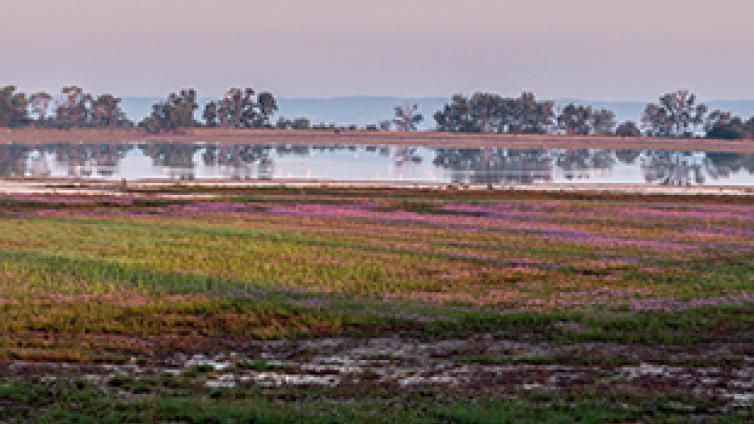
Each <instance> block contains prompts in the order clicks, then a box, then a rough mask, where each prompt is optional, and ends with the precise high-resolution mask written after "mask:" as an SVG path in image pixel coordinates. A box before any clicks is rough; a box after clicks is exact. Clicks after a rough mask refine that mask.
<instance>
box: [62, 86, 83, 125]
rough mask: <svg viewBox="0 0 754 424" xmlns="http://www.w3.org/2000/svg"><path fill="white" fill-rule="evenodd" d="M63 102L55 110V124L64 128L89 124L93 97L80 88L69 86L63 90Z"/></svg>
mask: <svg viewBox="0 0 754 424" xmlns="http://www.w3.org/2000/svg"><path fill="white" fill-rule="evenodd" d="M61 93H62V95H63V101H61V102H59V103H58V105H57V107H56V109H55V123H56V124H57V125H59V126H63V127H84V126H86V125H87V124H88V123H89V117H90V113H91V103H92V95H91V94H89V93H87V92H85V91H84V89H82V88H81V87H79V86H76V85H69V86H65V87H63V89H62V90H61Z"/></svg>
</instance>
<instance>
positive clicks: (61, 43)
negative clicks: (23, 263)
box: [0, 0, 754, 100]
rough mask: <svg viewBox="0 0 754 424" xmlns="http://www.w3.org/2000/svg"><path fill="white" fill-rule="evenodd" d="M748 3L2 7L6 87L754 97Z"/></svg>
mask: <svg viewBox="0 0 754 424" xmlns="http://www.w3.org/2000/svg"><path fill="white" fill-rule="evenodd" d="M753 16H754V0H518V1H508V0H460V1H459V0H265V1H258V0H118V1H116V0H0V20H1V21H0V84H3V83H15V84H17V85H19V86H20V87H21V88H22V89H23V90H26V91H31V90H36V89H46V90H50V91H55V92H57V91H58V90H59V87H60V86H61V85H63V84H70V83H76V84H79V85H82V86H84V87H85V88H87V89H88V90H90V91H93V92H101V91H111V92H114V93H115V94H117V95H121V96H127V95H159V96H162V95H164V94H166V93H168V92H169V91H172V90H175V89H178V88H180V87H182V86H193V87H196V88H197V89H198V90H199V91H200V95H203V96H216V95H219V94H220V93H221V92H222V91H224V89H225V88H228V87H231V86H253V87H255V88H258V89H268V90H271V91H273V92H275V93H277V94H279V95H282V96H288V97H291V96H305V97H319V96H336V95H354V94H367V95H399V96H437V95H440V96H445V95H449V94H451V93H453V92H470V91H473V90H489V91H496V92H500V93H503V94H514V93H517V92H520V91H521V90H524V89H526V90H534V91H535V92H537V93H538V94H539V95H540V96H542V97H579V98H588V99H606V100H618V99H625V100H646V99H650V98H655V97H656V96H657V95H658V94H659V93H661V92H664V91H668V90H671V89H676V88H691V89H693V90H695V91H696V92H697V93H698V94H699V95H700V96H701V97H703V98H705V99H754V23H753V22H754V21H752V17H753Z"/></svg>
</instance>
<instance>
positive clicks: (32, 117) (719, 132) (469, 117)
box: [0, 85, 754, 139]
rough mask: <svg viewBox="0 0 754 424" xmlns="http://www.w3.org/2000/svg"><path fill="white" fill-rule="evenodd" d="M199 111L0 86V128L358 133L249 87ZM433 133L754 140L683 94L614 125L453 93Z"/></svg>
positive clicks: (414, 118)
mask: <svg viewBox="0 0 754 424" xmlns="http://www.w3.org/2000/svg"><path fill="white" fill-rule="evenodd" d="M199 109H200V106H199V103H198V97H197V92H196V90H194V89H190V88H189V89H182V90H180V91H178V92H174V93H171V94H169V95H168V96H167V98H166V99H165V100H162V101H160V102H157V103H156V104H154V105H153V106H152V111H151V113H150V114H149V116H147V117H145V118H144V119H143V120H142V121H141V122H139V123H134V122H132V121H130V120H129V119H128V117H127V116H126V114H125V113H124V111H123V109H122V108H121V99H120V98H118V97H115V96H113V95H112V94H109V93H104V94H99V95H94V94H91V93H89V92H86V91H85V90H84V89H82V88H81V87H78V86H75V85H71V86H65V87H63V88H62V89H61V92H60V95H59V96H57V98H54V97H53V96H52V95H51V94H49V93H46V92H44V91H40V92H36V93H33V94H30V95H27V94H25V93H22V92H19V91H18V90H17V88H16V87H15V86H12V85H8V86H5V87H2V88H0V127H11V128H16V127H24V126H37V127H43V128H62V129H65V128H74V127H78V128H129V127H134V126H138V127H140V128H143V129H144V130H145V131H148V132H151V133H160V132H174V131H177V130H179V129H181V128H191V127H210V128H250V129H264V128H277V129H297V130H303V129H329V130H338V129H349V130H356V129H358V128H357V126H356V125H351V126H347V127H336V126H335V125H334V124H331V125H325V124H317V125H312V123H311V122H310V120H309V119H307V118H305V117H298V118H294V119H287V118H284V117H281V118H279V119H278V120H277V121H276V122H274V123H273V122H272V116H273V115H274V114H275V113H276V112H277V111H278V102H277V99H276V98H275V96H274V95H273V94H272V93H270V92H268V91H262V92H259V93H257V92H256V91H255V90H254V89H252V88H231V89H229V90H228V91H227V92H226V93H225V94H224V95H223V96H222V97H221V98H219V99H216V100H211V101H209V102H207V103H206V104H205V105H204V107H203V108H202V110H201V113H200V115H201V118H202V120H201V121H199V120H197V119H196V114H197V112H198V111H199ZM433 118H434V121H435V124H436V128H435V129H436V131H439V132H462V133H494V134H565V135H582V136H589V135H596V136H621V137H639V136H642V135H646V136H653V137H699V136H702V135H704V136H707V137H709V138H724V139H742V138H754V117H751V118H749V119H748V120H744V119H743V118H741V117H738V116H734V115H733V114H732V113H730V112H726V111H721V110H713V111H709V108H708V107H707V106H706V105H705V104H703V103H699V102H698V101H697V97H696V95H694V94H693V93H691V92H690V91H688V90H679V91H675V92H671V93H666V94H664V95H662V96H660V98H659V99H658V101H657V102H652V103H649V104H647V105H646V107H645V108H644V112H643V114H642V117H641V121H640V122H639V123H638V124H637V123H636V122H634V121H625V122H620V123H619V122H617V121H616V117H615V113H614V112H613V111H611V110H607V109H594V108H592V107H591V106H589V105H579V104H574V103H569V104H566V105H564V106H562V107H556V104H555V102H553V101H549V100H545V101H542V100H538V99H537V98H536V96H535V95H534V93H530V92H524V93H522V94H521V95H520V96H517V97H503V96H501V95H499V94H496V93H484V92H478V93H474V94H472V95H471V96H470V97H467V96H464V95H461V94H456V95H454V96H452V97H451V98H450V101H449V102H448V103H446V104H445V105H444V106H443V107H442V109H440V110H438V111H437V112H435V113H434V115H433ZM423 121H424V116H423V115H422V114H421V113H419V110H418V106H417V105H412V104H407V105H400V106H397V107H396V108H395V111H394V118H393V119H392V120H385V121H382V122H380V123H378V124H374V125H367V126H366V127H365V129H366V130H370V131H390V130H395V131H403V132H407V131H416V130H417V129H418V125H419V124H420V123H421V122H423Z"/></svg>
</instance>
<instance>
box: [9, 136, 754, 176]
mask: <svg viewBox="0 0 754 424" xmlns="http://www.w3.org/2000/svg"><path fill="white" fill-rule="evenodd" d="M0 176H2V177H11V176H12V177H58V178H59V177H72V178H74V177H75V178H96V179H113V180H120V179H124V178H125V179H129V180H137V179H218V178H219V179H280V178H302V179H326V180H354V181H414V182H458V183H479V184H488V183H492V184H497V183H542V182H556V183H568V182H578V183H647V184H662V185H751V186H754V155H751V154H735V153H699V152H660V151H638V150H618V151H614V150H596V149H556V150H515V149H502V148H489V149H446V148H442V149H440V148H429V147H395V146H373V147H372V146H369V147H367V146H282V145H271V146H261V145H228V144H222V145H220V144H211V143H203V144H160V143H154V144H152V143H150V144H106V145H103V144H91V145H87V144H78V145H43V146H21V145H1V146H0Z"/></svg>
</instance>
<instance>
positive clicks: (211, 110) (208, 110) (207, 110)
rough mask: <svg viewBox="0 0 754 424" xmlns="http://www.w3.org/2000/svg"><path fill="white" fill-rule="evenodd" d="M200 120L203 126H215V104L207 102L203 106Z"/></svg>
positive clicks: (216, 115) (216, 116) (216, 113)
mask: <svg viewBox="0 0 754 424" xmlns="http://www.w3.org/2000/svg"><path fill="white" fill-rule="evenodd" d="M202 118H204V124H205V125H206V126H208V127H216V126H217V118H218V112H217V103H216V102H209V103H207V104H206V105H205V106H204V112H202Z"/></svg>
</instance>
